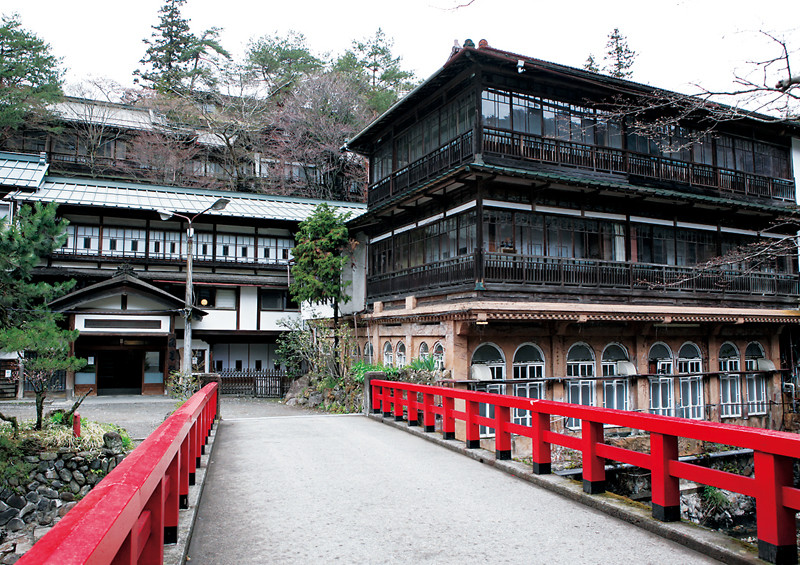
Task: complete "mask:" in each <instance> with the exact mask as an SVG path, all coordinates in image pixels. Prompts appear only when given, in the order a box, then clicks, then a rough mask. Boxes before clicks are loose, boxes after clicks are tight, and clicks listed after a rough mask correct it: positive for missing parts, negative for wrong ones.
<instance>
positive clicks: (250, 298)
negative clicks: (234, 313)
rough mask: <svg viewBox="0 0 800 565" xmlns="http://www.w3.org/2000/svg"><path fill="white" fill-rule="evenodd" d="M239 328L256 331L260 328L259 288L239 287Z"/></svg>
mask: <svg viewBox="0 0 800 565" xmlns="http://www.w3.org/2000/svg"><path fill="white" fill-rule="evenodd" d="M239 328H240V329H242V330H255V329H257V328H258V288H257V287H254V286H242V287H239Z"/></svg>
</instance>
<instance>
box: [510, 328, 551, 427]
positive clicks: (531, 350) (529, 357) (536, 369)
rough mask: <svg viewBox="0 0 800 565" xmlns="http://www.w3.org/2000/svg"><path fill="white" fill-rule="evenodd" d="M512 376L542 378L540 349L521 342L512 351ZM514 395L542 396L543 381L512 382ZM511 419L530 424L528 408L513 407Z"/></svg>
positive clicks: (516, 377) (542, 368) (525, 396)
mask: <svg viewBox="0 0 800 565" xmlns="http://www.w3.org/2000/svg"><path fill="white" fill-rule="evenodd" d="M514 378H515V379H543V378H544V355H543V354H542V350H541V349H539V348H538V347H537V346H535V345H533V344H532V343H526V344H523V345H521V346H520V347H519V349H517V352H516V353H514ZM514 396H522V397H524V398H544V382H542V381H538V382H527V383H515V384H514ZM513 420H514V423H515V424H521V425H524V426H530V425H531V412H530V410H521V409H519V408H514V414H513Z"/></svg>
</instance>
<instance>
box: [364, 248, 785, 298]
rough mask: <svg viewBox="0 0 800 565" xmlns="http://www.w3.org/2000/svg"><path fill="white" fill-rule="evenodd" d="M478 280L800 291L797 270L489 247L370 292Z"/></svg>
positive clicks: (593, 287) (378, 283)
mask: <svg viewBox="0 0 800 565" xmlns="http://www.w3.org/2000/svg"><path fill="white" fill-rule="evenodd" d="M476 281H483V283H484V285H485V287H486V290H490V291H491V290H493V288H492V285H505V286H507V285H519V290H520V291H525V289H526V288H530V287H537V291H538V290H541V289H542V287H548V288H550V289H552V290H554V291H555V292H558V291H559V289H563V290H564V291H570V289H573V290H571V292H574V290H578V291H579V292H586V293H587V294H595V293H598V294H599V293H604V294H609V293H607V292H605V291H627V293H626V295H628V294H629V293H632V292H635V293H636V294H638V295H642V296H653V297H656V296H665V295H668V296H673V297H675V296H684V297H689V296H695V297H699V296H700V295H703V296H710V297H712V298H714V299H723V298H726V297H729V298H732V299H746V298H748V297H752V298H758V299H764V298H767V299H774V301H775V302H785V301H786V299H791V298H797V297H800V283H798V277H797V275H791V274H777V273H752V272H748V273H743V272H738V271H730V270H707V269H697V268H692V267H678V266H671V265H652V264H648V263H629V262H620V261H601V260H595V259H562V258H553V257H538V256H528V255H512V254H507V253H488V252H484V253H475V254H472V255H466V256H463V257H457V258H454V259H447V260H445V261H439V262H436V263H429V264H426V265H422V266H419V267H414V268H411V269H404V270H400V271H396V272H393V273H386V274H381V275H378V276H370V277H369V278H368V280H367V289H368V291H367V292H368V295H369V297H370V298H371V299H380V298H383V297H388V296H398V295H402V294H404V293H408V292H419V291H428V290H431V289H434V290H435V289H447V288H455V287H459V286H462V287H463V286H464V285H474V283H475V282H476Z"/></svg>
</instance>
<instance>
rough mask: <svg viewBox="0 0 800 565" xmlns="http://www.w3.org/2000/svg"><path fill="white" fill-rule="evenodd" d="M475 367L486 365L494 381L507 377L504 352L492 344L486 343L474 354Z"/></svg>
mask: <svg viewBox="0 0 800 565" xmlns="http://www.w3.org/2000/svg"><path fill="white" fill-rule="evenodd" d="M472 364H473V365H486V366H487V367H488V368H489V373H490V375H491V377H492V378H493V379H502V378H504V377H505V368H506V362H505V359H503V352H502V351H500V349H499V348H498V347H497V346H496V345H494V344H492V343H484V344H482V345H480V346H479V347H478V349H476V350H475V353H473V354H472Z"/></svg>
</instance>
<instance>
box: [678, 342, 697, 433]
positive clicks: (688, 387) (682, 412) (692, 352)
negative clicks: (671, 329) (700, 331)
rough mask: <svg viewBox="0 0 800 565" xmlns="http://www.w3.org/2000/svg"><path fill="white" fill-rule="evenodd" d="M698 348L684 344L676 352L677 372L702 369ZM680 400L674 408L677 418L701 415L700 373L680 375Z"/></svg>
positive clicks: (690, 371)
mask: <svg viewBox="0 0 800 565" xmlns="http://www.w3.org/2000/svg"><path fill="white" fill-rule="evenodd" d="M702 364H703V360H702V358H701V356H700V349H699V348H698V347H697V346H696V345H695V344H693V343H686V344H684V345H683V346H682V347H681V349H680V351H679V353H678V373H679V374H691V373H699V372H701V371H702V370H703V368H702ZM679 385H680V402H679V404H678V406H677V409H676V414H675V415H676V416H678V417H679V418H692V419H696V420H697V419H701V418H702V417H703V380H702V377H701V376H700V375H693V376H688V377H680V379H679Z"/></svg>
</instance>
